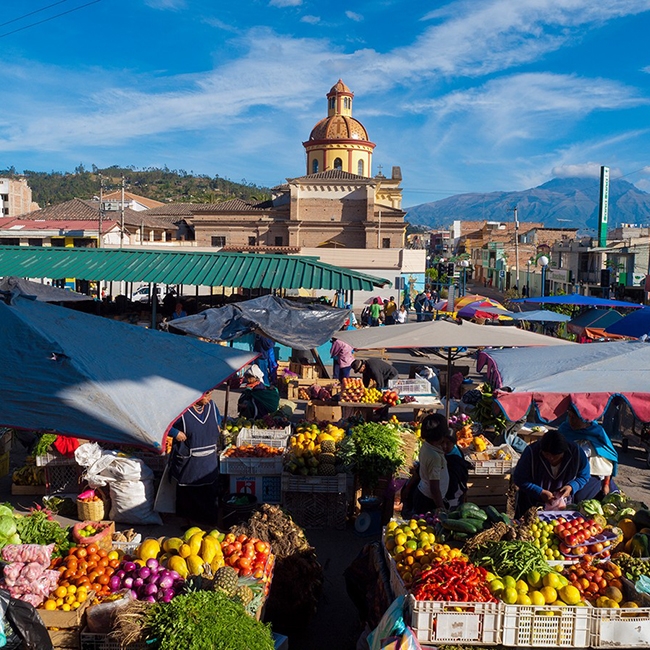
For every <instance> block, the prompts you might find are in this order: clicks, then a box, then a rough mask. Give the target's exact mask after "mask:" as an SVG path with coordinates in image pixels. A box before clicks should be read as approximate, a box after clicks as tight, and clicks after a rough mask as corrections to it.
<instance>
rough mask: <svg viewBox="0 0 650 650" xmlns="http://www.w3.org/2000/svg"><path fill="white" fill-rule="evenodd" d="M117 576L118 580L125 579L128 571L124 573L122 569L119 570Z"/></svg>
mask: <svg viewBox="0 0 650 650" xmlns="http://www.w3.org/2000/svg"><path fill="white" fill-rule="evenodd" d="M115 575H116V576H117V577H118V578H123V577H124V576H125V575H126V571H124V570H122V569H119V570H118V571H116V572H115Z"/></svg>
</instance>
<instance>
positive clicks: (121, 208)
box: [120, 174, 124, 248]
mask: <svg viewBox="0 0 650 650" xmlns="http://www.w3.org/2000/svg"><path fill="white" fill-rule="evenodd" d="M123 245H124V174H122V202H121V204H120V248H122V246H123Z"/></svg>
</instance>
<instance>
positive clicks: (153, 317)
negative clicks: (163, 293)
mask: <svg viewBox="0 0 650 650" xmlns="http://www.w3.org/2000/svg"><path fill="white" fill-rule="evenodd" d="M149 299H150V300H151V329H152V330H155V329H156V305H157V304H158V285H157V284H156V283H155V282H154V284H153V293H152V292H151V291H150V292H149Z"/></svg>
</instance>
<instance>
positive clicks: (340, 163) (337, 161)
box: [334, 158, 343, 170]
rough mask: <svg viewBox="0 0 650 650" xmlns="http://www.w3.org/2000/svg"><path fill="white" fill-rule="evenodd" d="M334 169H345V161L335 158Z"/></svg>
mask: <svg viewBox="0 0 650 650" xmlns="http://www.w3.org/2000/svg"><path fill="white" fill-rule="evenodd" d="M334 169H338V170H341V169H343V161H342V160H341V159H340V158H334Z"/></svg>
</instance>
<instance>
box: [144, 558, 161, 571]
mask: <svg viewBox="0 0 650 650" xmlns="http://www.w3.org/2000/svg"><path fill="white" fill-rule="evenodd" d="M146 565H147V566H148V567H149V568H150V569H151V570H152V571H158V570H159V569H160V565H159V564H158V560H156V558H154V557H152V558H149V559H148V560H147V562H146Z"/></svg>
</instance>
